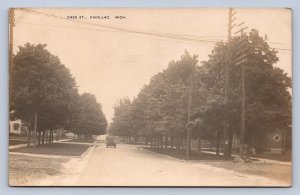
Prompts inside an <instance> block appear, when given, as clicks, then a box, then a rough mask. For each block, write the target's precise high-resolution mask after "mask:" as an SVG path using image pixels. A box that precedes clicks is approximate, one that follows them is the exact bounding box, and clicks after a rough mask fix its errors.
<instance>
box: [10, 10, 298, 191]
mask: <svg viewBox="0 0 300 195" xmlns="http://www.w3.org/2000/svg"><path fill="white" fill-rule="evenodd" d="M8 14H9V41H8V42H9V106H8V107H9V111H8V112H9V121H8V126H9V153H8V156H9V157H8V161H9V167H8V168H9V170H8V180H9V185H10V186H98V187H152V186H153V187H291V186H292V93H293V92H292V9H289V8H29V7H27V8H21V7H18V8H10V9H9V10H8Z"/></svg>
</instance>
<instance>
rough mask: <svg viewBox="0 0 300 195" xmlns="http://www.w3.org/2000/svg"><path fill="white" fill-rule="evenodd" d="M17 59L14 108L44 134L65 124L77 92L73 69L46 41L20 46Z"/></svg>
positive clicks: (12, 94) (13, 88)
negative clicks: (45, 43)
mask: <svg viewBox="0 0 300 195" xmlns="http://www.w3.org/2000/svg"><path fill="white" fill-rule="evenodd" d="M13 62H14V66H13V70H12V72H11V75H10V82H11V90H10V97H11V99H10V100H11V101H10V109H11V110H14V111H15V113H16V116H17V117H18V118H21V119H22V120H24V121H26V122H28V123H29V124H30V129H31V130H32V129H33V128H34V129H35V130H36V131H37V132H43V137H44V133H45V130H46V129H51V130H53V129H54V128H58V127H65V126H66V125H67V123H68V121H69V117H70V111H71V109H70V108H71V104H70V102H72V99H73V97H74V96H75V95H76V94H77V87H76V83H75V79H74V78H73V77H72V75H71V74H70V71H69V70H68V69H67V68H66V67H65V66H64V65H63V64H61V62H60V60H59V58H58V57H56V56H54V55H52V54H51V53H50V52H49V51H48V50H47V49H46V45H42V44H38V45H33V44H29V43H27V44H25V45H24V46H20V47H19V50H18V52H17V54H16V55H15V56H14V60H13ZM40 134H41V133H39V135H40ZM52 135H53V134H52ZM40 137H41V136H39V138H40ZM34 144H35V143H34Z"/></svg>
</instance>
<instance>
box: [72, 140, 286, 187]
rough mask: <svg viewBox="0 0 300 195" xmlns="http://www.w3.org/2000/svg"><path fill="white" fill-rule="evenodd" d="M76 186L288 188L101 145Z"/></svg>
mask: <svg viewBox="0 0 300 195" xmlns="http://www.w3.org/2000/svg"><path fill="white" fill-rule="evenodd" d="M74 185H79V186H127V185H129V186H149V185H153V186H240V185H241V186H274V185H275V186H276V185H280V186H286V185H288V184H287V183H286V184H285V183H283V182H278V181H275V180H271V179H267V178H264V177H260V176H253V175H246V174H242V173H237V172H233V171H230V170H226V169H221V168H216V167H211V166H209V165H205V164H202V163H201V162H186V161H182V160H178V159H174V158H171V157H168V156H164V155H160V154H156V153H153V152H151V151H148V150H144V149H139V148H138V147H137V146H133V145H126V144H122V145H121V144H119V145H118V146H117V148H116V149H115V148H106V147H105V146H104V144H99V145H98V146H97V147H96V148H95V149H94V150H93V152H92V153H91V154H90V155H89V157H88V159H87V162H86V165H85V166H84V168H83V170H82V172H81V173H80V174H79V175H78V178H77V179H76V182H75V183H74Z"/></svg>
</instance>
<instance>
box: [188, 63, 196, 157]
mask: <svg viewBox="0 0 300 195" xmlns="http://www.w3.org/2000/svg"><path fill="white" fill-rule="evenodd" d="M194 72H195V64H194V63H193V67H192V74H191V86H190V89H189V100H188V120H187V124H188V125H187V133H186V159H187V160H188V159H190V153H191V127H190V125H189V124H190V122H191V109H192V103H193V90H194V85H195V79H194V77H195V76H194Z"/></svg>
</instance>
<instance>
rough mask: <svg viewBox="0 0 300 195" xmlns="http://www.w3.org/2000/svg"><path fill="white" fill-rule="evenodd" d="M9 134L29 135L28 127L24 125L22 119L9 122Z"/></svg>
mask: <svg viewBox="0 0 300 195" xmlns="http://www.w3.org/2000/svg"><path fill="white" fill-rule="evenodd" d="M9 133H12V134H18V135H27V126H26V125H25V124H24V123H22V120H21V119H16V120H14V121H9Z"/></svg>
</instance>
